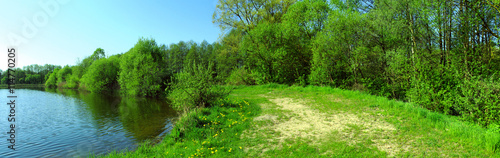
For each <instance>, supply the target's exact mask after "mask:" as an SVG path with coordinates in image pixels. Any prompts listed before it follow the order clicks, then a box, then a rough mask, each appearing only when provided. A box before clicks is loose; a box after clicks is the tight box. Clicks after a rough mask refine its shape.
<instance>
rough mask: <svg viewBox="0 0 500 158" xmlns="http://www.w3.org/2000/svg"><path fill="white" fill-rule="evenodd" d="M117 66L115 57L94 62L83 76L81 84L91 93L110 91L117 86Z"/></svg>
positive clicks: (117, 59) (117, 60)
mask: <svg viewBox="0 0 500 158" xmlns="http://www.w3.org/2000/svg"><path fill="white" fill-rule="evenodd" d="M119 64H120V63H119V58H118V57H117V56H111V57H109V58H102V59H99V60H96V61H95V62H94V63H93V64H92V65H91V66H90V67H89V68H88V71H87V73H85V75H83V77H82V79H81V81H82V84H83V85H84V86H85V87H86V88H87V89H88V90H89V91H91V92H97V93H99V92H101V91H105V90H112V89H113V88H114V87H116V86H118V80H117V78H118V72H119V70H120V65H119Z"/></svg>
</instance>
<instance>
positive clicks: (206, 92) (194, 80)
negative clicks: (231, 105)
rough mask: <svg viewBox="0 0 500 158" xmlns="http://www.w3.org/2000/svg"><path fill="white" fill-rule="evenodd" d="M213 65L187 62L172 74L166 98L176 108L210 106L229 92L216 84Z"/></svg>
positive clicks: (187, 108)
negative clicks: (172, 79) (172, 78)
mask: <svg viewBox="0 0 500 158" xmlns="http://www.w3.org/2000/svg"><path fill="white" fill-rule="evenodd" d="M213 66H214V65H213V63H209V66H208V68H207V67H203V66H202V65H197V64H195V63H189V64H187V65H186V67H184V70H183V71H182V72H180V73H178V74H176V75H175V76H174V77H175V82H174V84H172V85H171V88H172V91H171V92H170V94H169V96H168V98H169V99H170V100H171V101H172V106H173V107H174V108H175V109H176V110H178V111H183V112H188V111H190V110H191V109H194V108H199V107H210V106H212V105H213V103H214V102H215V101H216V100H219V99H221V98H224V97H226V96H227V95H228V94H229V90H227V89H225V88H222V87H220V86H218V85H216V83H215V81H216V80H215V77H214V76H215V72H214V71H213Z"/></svg>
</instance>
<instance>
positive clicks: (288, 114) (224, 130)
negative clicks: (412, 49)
mask: <svg viewBox="0 0 500 158" xmlns="http://www.w3.org/2000/svg"><path fill="white" fill-rule="evenodd" d="M241 98H243V99H241ZM284 98H286V99H284ZM219 104H220V105H218V106H214V107H212V108H205V109H198V110H195V111H193V112H191V113H189V114H186V115H184V116H182V117H181V119H180V120H179V121H178V123H177V124H176V127H175V128H174V130H173V131H172V133H171V134H170V135H168V136H167V137H166V138H165V139H164V140H163V141H162V142H161V143H159V144H156V145H154V146H152V145H148V144H147V143H146V144H145V145H142V146H141V147H139V148H138V149H137V150H136V151H134V152H112V153H110V154H109V155H107V156H106V157H197V156H203V157H387V156H389V157H392V156H395V157H500V154H498V149H500V133H498V132H495V131H497V130H494V129H486V128H483V127H480V126H478V125H475V124H472V123H469V122H465V121H461V120H460V118H458V117H454V116H448V115H443V114H440V113H436V112H431V111H428V110H426V109H423V108H421V107H419V106H418V105H414V104H411V103H404V102H400V101H395V100H389V99H387V98H383V97H377V96H373V95H369V94H364V93H361V92H358V91H348V90H341V89H336V88H329V87H317V86H308V87H295V86H292V87H289V86H284V85H277V84H268V85H261V86H239V87H235V89H234V90H233V92H232V93H231V95H230V97H229V98H228V99H224V100H221V101H220V103H219ZM285 106H289V107H285ZM291 107H295V108H296V109H293V108H291ZM311 118H315V119H318V118H319V120H317V121H313V120H311ZM235 122H237V123H235ZM309 124H310V125H309ZM287 125H291V126H287ZM301 125H304V126H302V127H303V128H301ZM323 125H328V126H323ZM318 127H321V128H318ZM324 127H328V129H330V127H332V128H331V129H330V130H323V129H325V128H324ZM333 127H337V128H333ZM290 133H292V135H289V134H290ZM181 154H182V155H181Z"/></svg>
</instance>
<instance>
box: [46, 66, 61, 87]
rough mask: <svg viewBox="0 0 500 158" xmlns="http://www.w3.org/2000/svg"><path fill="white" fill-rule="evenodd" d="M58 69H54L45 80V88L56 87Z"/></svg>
mask: <svg viewBox="0 0 500 158" xmlns="http://www.w3.org/2000/svg"><path fill="white" fill-rule="evenodd" d="M59 70H60V69H59V68H56V69H54V71H53V72H51V73H49V74H48V76H49V78H48V79H47V82H45V87H48V88H55V87H57V77H56V76H57V74H58V73H59Z"/></svg>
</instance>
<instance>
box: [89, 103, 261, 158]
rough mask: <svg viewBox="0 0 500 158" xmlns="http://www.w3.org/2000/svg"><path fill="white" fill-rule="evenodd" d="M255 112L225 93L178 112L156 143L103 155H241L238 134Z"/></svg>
mask: <svg viewBox="0 0 500 158" xmlns="http://www.w3.org/2000/svg"><path fill="white" fill-rule="evenodd" d="M259 112H260V108H259V106H257V105H256V104H250V103H249V102H247V101H245V100H242V99H238V98H236V97H228V98H227V99H224V100H220V101H219V102H218V103H217V106H213V107H210V108H203V109H197V110H194V111H192V112H190V113H187V114H184V115H183V116H181V117H180V119H179V121H177V123H176V126H175V127H174V129H173V130H172V131H171V133H170V134H169V135H168V136H167V137H165V138H164V139H163V141H162V142H161V143H159V144H156V145H151V144H149V143H144V144H143V145H142V146H140V147H139V148H138V149H137V150H135V151H133V152H127V151H125V152H117V151H114V152H112V153H110V154H108V155H106V156H105V157H111V158H113V157H200V156H202V157H205V156H208V157H211V156H213V157H227V156H229V155H231V156H236V157H242V156H244V155H245V153H244V151H243V149H244V147H245V143H244V142H242V141H240V139H239V138H240V135H241V133H242V132H243V131H244V130H245V129H248V128H249V126H250V123H251V118H252V117H253V116H255V115H256V114H258V113H259ZM91 157H96V156H95V155H92V156H91Z"/></svg>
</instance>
